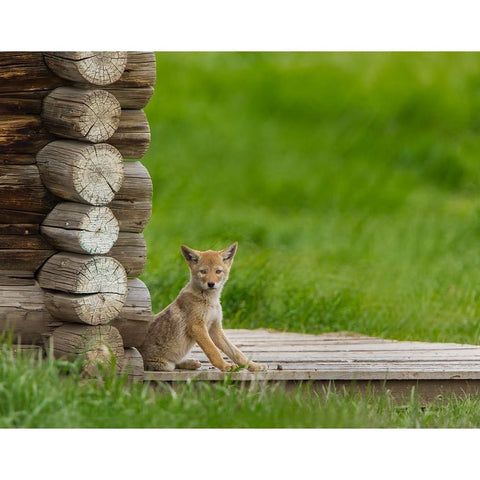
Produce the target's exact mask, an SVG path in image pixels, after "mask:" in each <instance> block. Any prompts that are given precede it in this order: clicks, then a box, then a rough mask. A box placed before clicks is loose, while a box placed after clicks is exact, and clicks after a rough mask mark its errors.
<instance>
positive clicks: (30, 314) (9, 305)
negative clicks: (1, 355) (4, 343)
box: [0, 283, 59, 345]
mask: <svg viewBox="0 0 480 480" xmlns="http://www.w3.org/2000/svg"><path fill="white" fill-rule="evenodd" d="M58 325H59V322H58V321H55V320H54V319H53V318H52V317H51V316H50V314H49V313H48V311H47V309H46V308H45V304H44V299H43V291H42V289H41V288H40V286H39V285H38V283H33V284H31V285H3V286H0V331H1V332H4V334H6V335H7V334H9V333H11V334H12V341H13V342H14V343H16V342H19V343H23V344H36V345H41V344H42V343H43V341H44V338H45V336H46V335H48V334H50V333H51V332H52V331H53V329H54V328H55V327H57V326H58Z"/></svg>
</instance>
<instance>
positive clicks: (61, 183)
mask: <svg viewBox="0 0 480 480" xmlns="http://www.w3.org/2000/svg"><path fill="white" fill-rule="evenodd" d="M37 163H38V167H39V169H40V174H41V176H42V181H43V183H44V184H45V185H46V187H47V188H48V189H49V190H50V191H51V192H52V193H54V194H55V195H57V196H58V197H60V198H63V199H65V200H72V201H74V202H81V203H88V204H90V205H107V204H108V203H110V202H111V201H112V200H113V197H114V196H115V194H116V193H117V192H118V190H119V189H120V187H121V185H122V183H123V176H124V167H123V159H122V156H121V155H120V152H119V151H118V150H117V149H116V148H115V147H112V146H111V145H109V144H108V143H98V144H95V145H90V144H88V143H84V142H78V141H75V140H57V141H54V142H50V143H49V144H48V145H47V146H45V147H44V148H43V149H42V150H40V152H38V154H37Z"/></svg>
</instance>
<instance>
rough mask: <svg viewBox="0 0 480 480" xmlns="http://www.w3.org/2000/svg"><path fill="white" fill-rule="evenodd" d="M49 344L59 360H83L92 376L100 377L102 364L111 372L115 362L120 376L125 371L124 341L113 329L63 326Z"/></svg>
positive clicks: (57, 330) (56, 331) (84, 367)
mask: <svg viewBox="0 0 480 480" xmlns="http://www.w3.org/2000/svg"><path fill="white" fill-rule="evenodd" d="M49 342H50V345H51V346H52V348H53V354H54V356H55V357H56V358H61V357H67V358H71V359H75V358H78V357H79V356H80V357H81V358H82V359H83V361H84V364H83V370H84V372H85V373H86V374H88V375H93V376H95V375H96V374H98V372H99V364H101V365H103V366H104V367H107V368H108V367H110V366H111V365H112V362H115V363H116V370H117V371H118V372H119V371H121V369H122V367H123V359H124V349H123V342H122V337H121V336H120V333H119V332H118V330H117V329H116V328H114V327H111V326H110V325H102V326H97V327H94V326H89V325H75V324H68V325H67V324H66V325H62V326H61V327H58V328H57V329H55V331H54V332H53V334H52V336H51V338H50V340H49Z"/></svg>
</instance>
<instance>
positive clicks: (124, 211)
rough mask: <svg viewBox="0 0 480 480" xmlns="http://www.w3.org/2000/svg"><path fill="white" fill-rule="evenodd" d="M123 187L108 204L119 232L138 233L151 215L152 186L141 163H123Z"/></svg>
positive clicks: (148, 175)
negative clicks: (115, 219) (117, 224)
mask: <svg viewBox="0 0 480 480" xmlns="http://www.w3.org/2000/svg"><path fill="white" fill-rule="evenodd" d="M124 167H125V176H124V181H123V185H122V187H121V188H120V190H119V191H118V192H117V194H116V195H115V198H114V199H113V202H112V203H111V204H110V208H111V209H112V211H113V213H114V215H115V217H116V218H117V220H118V223H119V226H120V231H122V232H132V233H140V232H142V231H143V229H144V228H145V226H146V225H147V223H148V221H149V220H150V217H151V215H152V195H153V185H152V180H151V178H150V174H149V173H148V170H147V169H146V168H145V167H144V166H143V165H142V163H141V162H138V161H137V162H125V163H124Z"/></svg>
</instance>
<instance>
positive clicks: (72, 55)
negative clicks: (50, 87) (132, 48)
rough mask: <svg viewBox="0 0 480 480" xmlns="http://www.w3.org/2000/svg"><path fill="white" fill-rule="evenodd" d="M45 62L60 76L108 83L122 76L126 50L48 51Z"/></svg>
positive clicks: (125, 62)
mask: <svg viewBox="0 0 480 480" xmlns="http://www.w3.org/2000/svg"><path fill="white" fill-rule="evenodd" d="M45 62H46V64H47V65H48V67H49V68H50V69H51V70H52V71H53V72H54V73H56V74H57V75H58V76H59V77H61V78H65V79H67V80H73V81H76V82H87V83H91V84H93V85H109V84H110V83H113V82H116V81H117V80H118V79H119V78H120V77H121V76H122V74H123V72H124V70H125V67H126V65H127V52H51V53H50V52H49V53H45Z"/></svg>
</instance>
